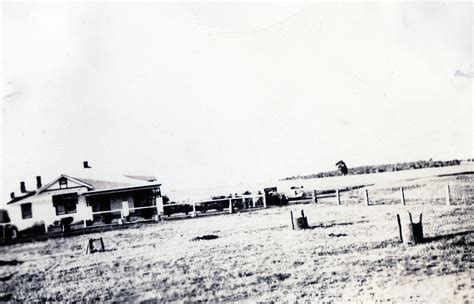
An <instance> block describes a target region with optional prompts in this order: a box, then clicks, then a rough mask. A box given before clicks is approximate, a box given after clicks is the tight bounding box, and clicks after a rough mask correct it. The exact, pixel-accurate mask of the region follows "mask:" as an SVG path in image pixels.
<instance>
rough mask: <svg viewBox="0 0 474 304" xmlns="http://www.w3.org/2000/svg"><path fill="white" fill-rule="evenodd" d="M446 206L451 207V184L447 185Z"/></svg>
mask: <svg viewBox="0 0 474 304" xmlns="http://www.w3.org/2000/svg"><path fill="white" fill-rule="evenodd" d="M446 205H448V206H450V205H451V191H450V189H449V184H448V185H446Z"/></svg>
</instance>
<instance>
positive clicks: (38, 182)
mask: <svg viewBox="0 0 474 304" xmlns="http://www.w3.org/2000/svg"><path fill="white" fill-rule="evenodd" d="M41 187H43V184H42V183H41V176H37V177H36V188H37V189H39V188H41Z"/></svg>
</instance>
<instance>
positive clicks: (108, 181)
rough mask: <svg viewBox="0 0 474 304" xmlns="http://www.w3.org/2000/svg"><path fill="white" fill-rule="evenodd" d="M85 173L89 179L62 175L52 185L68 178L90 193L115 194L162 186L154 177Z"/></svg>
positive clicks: (40, 190) (14, 200) (29, 194)
mask: <svg viewBox="0 0 474 304" xmlns="http://www.w3.org/2000/svg"><path fill="white" fill-rule="evenodd" d="M83 172H84V173H87V177H73V176H69V175H65V174H62V175H60V176H59V177H58V178H56V179H54V180H53V182H51V183H50V184H53V183H54V182H55V181H56V180H57V179H59V178H60V177H66V178H70V179H74V180H76V182H81V183H83V184H86V186H87V188H89V191H94V192H95V191H100V192H101V190H104V191H105V190H106V191H107V192H113V191H114V189H117V190H120V191H124V190H125V189H127V188H134V189H136V188H140V187H146V186H156V187H158V186H160V185H161V184H158V183H156V182H155V181H156V178H155V177H152V176H141V175H114V176H108V177H106V178H104V179H102V178H97V177H99V174H97V172H94V170H90V169H87V170H84V171H83ZM84 175H86V174H84ZM50 184H47V185H45V186H43V187H42V188H40V189H38V191H33V192H30V193H27V194H26V195H23V196H19V197H15V198H14V199H12V200H11V201H9V202H8V203H7V204H12V203H16V202H18V201H21V200H23V199H24V198H27V197H30V196H35V195H41V192H42V191H43V190H45V189H46V188H48V187H49V186H50ZM89 186H90V187H89ZM91 188H92V189H91ZM63 190H65V189H63Z"/></svg>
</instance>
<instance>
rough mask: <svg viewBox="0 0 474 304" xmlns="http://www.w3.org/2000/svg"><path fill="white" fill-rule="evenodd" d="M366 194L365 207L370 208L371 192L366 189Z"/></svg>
mask: <svg viewBox="0 0 474 304" xmlns="http://www.w3.org/2000/svg"><path fill="white" fill-rule="evenodd" d="M364 192H365V205H366V206H369V191H368V190H367V189H364Z"/></svg>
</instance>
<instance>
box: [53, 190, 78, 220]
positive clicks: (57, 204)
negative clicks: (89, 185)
mask: <svg viewBox="0 0 474 304" xmlns="http://www.w3.org/2000/svg"><path fill="white" fill-rule="evenodd" d="M77 201H78V196H77V193H70V194H62V195H53V206H54V208H56V215H62V214H70V213H76V206H77Z"/></svg>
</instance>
